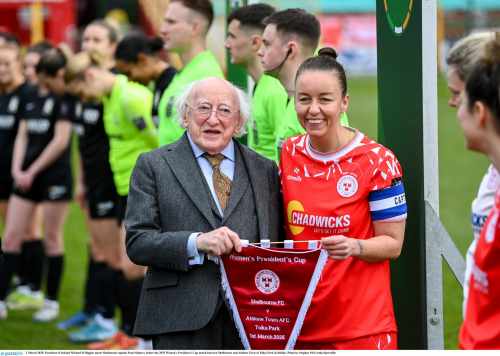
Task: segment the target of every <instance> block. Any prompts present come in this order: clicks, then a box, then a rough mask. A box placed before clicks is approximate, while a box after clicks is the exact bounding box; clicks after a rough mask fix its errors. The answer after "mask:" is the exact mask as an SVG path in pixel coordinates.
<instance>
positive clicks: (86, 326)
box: [58, 20, 122, 343]
mask: <svg viewBox="0 0 500 356" xmlns="http://www.w3.org/2000/svg"><path fill="white" fill-rule="evenodd" d="M117 39H118V34H117V32H116V30H115V29H114V28H113V27H112V26H111V25H110V24H108V23H107V22H105V21H103V20H96V21H94V22H92V23H90V24H89V25H88V26H87V27H86V28H85V30H84V32H83V37H82V50H84V51H87V52H94V53H96V54H98V55H99V57H100V58H101V59H102V61H103V65H104V66H105V67H106V68H108V69H110V70H111V69H112V68H113V66H114V64H115V63H114V58H113V54H114V51H115V48H116V43H117ZM74 130H75V132H76V133H77V135H78V147H79V152H80V175H79V176H78V179H77V189H76V199H77V201H78V203H79V204H80V207H81V208H82V210H83V212H84V213H85V215H86V222H87V227H88V229H89V232H90V240H89V247H90V259H89V263H88V273H87V280H86V283H85V295H84V306H83V310H82V311H80V312H78V313H76V314H74V315H72V316H71V317H70V318H69V319H67V320H65V321H63V322H61V323H59V324H58V327H59V328H60V329H68V328H71V327H75V326H82V327H81V328H80V329H78V330H75V331H73V332H71V333H70V334H69V338H70V340H71V341H74V342H79V343H85V342H92V341H103V340H106V339H109V338H111V337H112V336H114V335H115V334H116V333H117V331H118V328H117V327H116V325H115V323H114V320H113V318H114V311H115V308H116V295H117V293H116V289H117V282H116V280H117V278H118V276H119V271H120V270H121V267H122V247H121V230H120V226H119V225H118V223H117V214H118V209H117V202H118V194H117V192H116V188H115V183H114V180H113V173H112V171H111V167H110V164H109V138H108V136H107V134H106V132H105V130H104V122H103V108H102V104H101V102H90V101H85V102H83V101H81V102H78V103H77V104H76V107H75V115H74Z"/></svg>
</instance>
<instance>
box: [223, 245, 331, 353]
mask: <svg viewBox="0 0 500 356" xmlns="http://www.w3.org/2000/svg"><path fill="white" fill-rule="evenodd" d="M327 256H328V255H327V253H326V251H325V250H322V249H318V248H316V249H314V250H307V249H292V248H274V247H273V248H263V247H259V246H252V245H250V246H248V247H243V249H242V252H241V253H233V254H230V255H226V256H223V257H222V258H221V263H220V264H219V265H220V270H221V275H222V288H223V290H224V292H225V294H226V299H227V301H228V305H229V307H230V309H231V311H232V315H233V319H234V322H235V324H236V328H237V330H238V333H239V336H240V338H241V341H242V344H243V346H244V347H245V349H246V350H292V349H293V348H294V346H295V342H296V341H297V337H298V336H299V333H300V329H301V328H302V324H303V322H304V318H305V316H306V314H307V310H308V309H309V305H310V304H311V300H312V297H313V294H314V291H315V290H316V286H317V284H318V281H319V278H320V276H321V272H322V270H323V267H324V265H325V263H326V260H327Z"/></svg>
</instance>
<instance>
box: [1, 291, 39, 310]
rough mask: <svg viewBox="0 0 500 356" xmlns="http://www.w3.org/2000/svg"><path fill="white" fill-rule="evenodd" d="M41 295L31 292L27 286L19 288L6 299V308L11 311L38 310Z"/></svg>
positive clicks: (37, 292)
mask: <svg viewBox="0 0 500 356" xmlns="http://www.w3.org/2000/svg"><path fill="white" fill-rule="evenodd" d="M42 306H43V293H42V292H40V291H36V292H33V291H32V290H31V289H30V288H29V287H28V286H19V287H17V288H16V290H15V291H13V292H12V293H10V294H9V296H8V297H7V307H8V308H9V309H11V310H27V309H40V308H41V307H42Z"/></svg>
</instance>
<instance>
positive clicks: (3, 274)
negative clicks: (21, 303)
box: [0, 252, 21, 301]
mask: <svg viewBox="0 0 500 356" xmlns="http://www.w3.org/2000/svg"><path fill="white" fill-rule="evenodd" d="M3 259H4V260H3V265H2V268H1V269H0V301H5V298H6V297H7V293H8V291H9V287H10V282H11V280H12V276H13V275H14V272H15V271H17V269H18V266H19V260H20V259H21V254H19V253H10V252H4V254H3Z"/></svg>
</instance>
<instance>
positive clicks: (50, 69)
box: [36, 47, 67, 77]
mask: <svg viewBox="0 0 500 356" xmlns="http://www.w3.org/2000/svg"><path fill="white" fill-rule="evenodd" d="M66 62H67V60H66V56H65V55H64V52H63V51H62V50H61V49H60V48H57V47H55V48H52V49H49V50H48V51H46V52H44V53H43V54H42V56H41V57H40V61H39V62H38V64H37V65H36V73H37V74H41V73H43V74H46V75H48V76H50V77H55V76H56V75H57V72H58V71H59V70H60V69H63V68H64V67H65V66H66Z"/></svg>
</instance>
